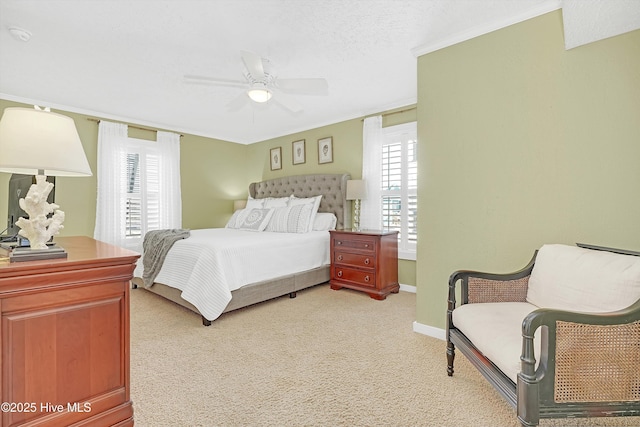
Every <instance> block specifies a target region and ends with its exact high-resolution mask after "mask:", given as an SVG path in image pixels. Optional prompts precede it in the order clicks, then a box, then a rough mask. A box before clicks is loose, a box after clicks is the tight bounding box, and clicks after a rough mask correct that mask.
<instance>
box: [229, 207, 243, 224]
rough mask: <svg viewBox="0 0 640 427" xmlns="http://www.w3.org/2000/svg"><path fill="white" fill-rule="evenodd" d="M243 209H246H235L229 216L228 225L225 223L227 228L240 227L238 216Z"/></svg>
mask: <svg viewBox="0 0 640 427" xmlns="http://www.w3.org/2000/svg"><path fill="white" fill-rule="evenodd" d="M243 210H244V209H238V210H237V211H235V212H234V213H233V215H231V218H229V221H227V225H225V228H238V226H237V224H238V218H239V217H240V213H241V212H242V211H243Z"/></svg>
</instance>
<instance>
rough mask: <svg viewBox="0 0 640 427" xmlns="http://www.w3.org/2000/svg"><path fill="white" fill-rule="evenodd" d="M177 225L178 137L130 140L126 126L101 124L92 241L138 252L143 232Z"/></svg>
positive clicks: (161, 135)
mask: <svg viewBox="0 0 640 427" xmlns="http://www.w3.org/2000/svg"><path fill="white" fill-rule="evenodd" d="M181 226H182V202H181V192H180V135H178V134H175V133H171V132H162V131H158V132H157V140H156V141H148V140H143V139H135V138H129V137H128V135H127V126H126V125H124V124H121V123H111V122H107V121H105V120H101V121H100V124H99V128H98V200H97V205H96V228H95V231H94V237H95V238H96V239H97V240H102V241H104V242H107V243H111V244H114V245H117V246H122V247H126V248H129V249H132V250H135V251H138V252H142V242H143V239H144V236H145V234H146V233H147V231H150V230H158V229H165V228H180V227H181Z"/></svg>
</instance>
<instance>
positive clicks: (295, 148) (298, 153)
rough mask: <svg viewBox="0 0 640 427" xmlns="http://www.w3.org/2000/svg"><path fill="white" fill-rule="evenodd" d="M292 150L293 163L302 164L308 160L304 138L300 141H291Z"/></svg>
mask: <svg viewBox="0 0 640 427" xmlns="http://www.w3.org/2000/svg"><path fill="white" fill-rule="evenodd" d="M291 152H292V153H293V164H294V165H301V164H302V163H305V162H306V161H307V157H306V153H305V147H304V139H301V140H300V141H293V142H292V143H291Z"/></svg>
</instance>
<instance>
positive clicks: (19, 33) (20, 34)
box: [9, 27, 31, 42]
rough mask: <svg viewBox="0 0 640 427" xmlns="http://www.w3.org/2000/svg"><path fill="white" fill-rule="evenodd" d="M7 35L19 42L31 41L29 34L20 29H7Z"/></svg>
mask: <svg viewBox="0 0 640 427" xmlns="http://www.w3.org/2000/svg"><path fill="white" fill-rule="evenodd" d="M9 33H11V35H12V36H13V38H14V39H16V40H19V41H21V42H28V41H29V40H30V39H31V33H30V32H29V31H27V30H23V29H22V28H18V27H9Z"/></svg>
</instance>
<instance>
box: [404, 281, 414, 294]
mask: <svg viewBox="0 0 640 427" xmlns="http://www.w3.org/2000/svg"><path fill="white" fill-rule="evenodd" d="M400 290H401V291H403V292H411V293H412V294H415V293H416V287H415V286H411V285H403V284H402V283H400Z"/></svg>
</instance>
